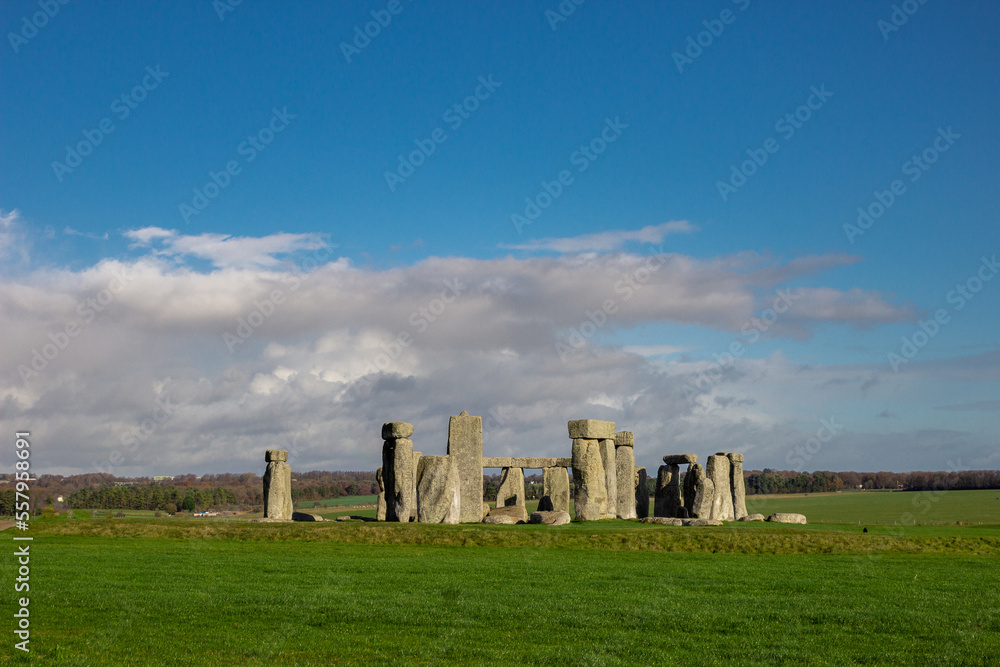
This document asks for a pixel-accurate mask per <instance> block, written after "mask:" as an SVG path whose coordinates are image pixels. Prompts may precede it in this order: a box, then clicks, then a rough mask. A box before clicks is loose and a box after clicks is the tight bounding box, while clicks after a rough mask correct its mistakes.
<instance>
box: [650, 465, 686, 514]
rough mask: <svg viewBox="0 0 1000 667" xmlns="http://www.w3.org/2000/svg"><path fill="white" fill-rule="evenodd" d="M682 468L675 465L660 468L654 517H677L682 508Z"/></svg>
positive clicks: (657, 476)
mask: <svg viewBox="0 0 1000 667" xmlns="http://www.w3.org/2000/svg"><path fill="white" fill-rule="evenodd" d="M680 476H681V473H680V468H679V467H678V466H677V464H675V463H668V464H665V465H662V466H660V469H659V471H657V474H656V499H655V501H654V504H653V516H654V517H655V516H663V517H676V516H677V514H678V510H679V509H680V507H681V488H680Z"/></svg>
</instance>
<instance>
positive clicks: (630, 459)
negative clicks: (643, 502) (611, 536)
mask: <svg viewBox="0 0 1000 667" xmlns="http://www.w3.org/2000/svg"><path fill="white" fill-rule="evenodd" d="M618 435H621V434H620V433H619V434H618ZM615 476H616V479H617V481H618V498H617V505H616V507H617V511H618V518H619V519H635V518H636V513H635V450H634V449H632V448H631V447H629V446H627V445H622V446H619V447H615Z"/></svg>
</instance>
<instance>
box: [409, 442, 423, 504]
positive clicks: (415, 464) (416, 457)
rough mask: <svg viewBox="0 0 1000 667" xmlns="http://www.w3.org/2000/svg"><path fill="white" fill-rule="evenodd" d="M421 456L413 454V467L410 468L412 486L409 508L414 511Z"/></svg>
mask: <svg viewBox="0 0 1000 667" xmlns="http://www.w3.org/2000/svg"><path fill="white" fill-rule="evenodd" d="M423 455H424V453H423V452H413V466H412V467H411V468H410V470H412V471H413V485H412V486H411V487H410V507H411V508H412V509H414V510H415V509H417V476H418V473H419V472H420V457H422V456H423Z"/></svg>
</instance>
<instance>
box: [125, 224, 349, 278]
mask: <svg viewBox="0 0 1000 667" xmlns="http://www.w3.org/2000/svg"><path fill="white" fill-rule="evenodd" d="M124 236H125V237H126V238H129V239H132V240H134V241H136V243H135V244H133V246H132V247H137V246H153V245H156V244H157V242H162V243H161V244H160V248H159V249H158V250H157V254H159V255H163V256H167V257H174V258H178V259H183V258H185V257H195V258H198V259H204V260H208V261H209V262H211V264H212V265H213V266H216V267H220V268H224V267H253V266H261V267H263V266H268V267H273V266H276V265H278V264H279V263H280V260H279V259H278V257H277V256H279V255H288V254H291V253H296V252H302V251H307V250H319V249H324V248H327V247H333V246H327V244H326V243H325V242H324V240H323V237H322V235H321V234H315V233H308V234H285V233H280V234H271V235H269V236H263V237H252V236H230V235H228V234H211V233H204V234H198V235H197V236H191V235H185V234H179V233H178V232H177V231H175V230H172V229H171V230H167V229H162V228H160V227H144V228H142V229H135V230H128V231H126V232H124Z"/></svg>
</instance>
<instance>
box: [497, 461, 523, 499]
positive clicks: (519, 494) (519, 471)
mask: <svg viewBox="0 0 1000 667" xmlns="http://www.w3.org/2000/svg"><path fill="white" fill-rule="evenodd" d="M513 506H518V507H524V469H523V468H502V469H501V470H500V488H499V489H498V490H497V507H513Z"/></svg>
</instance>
